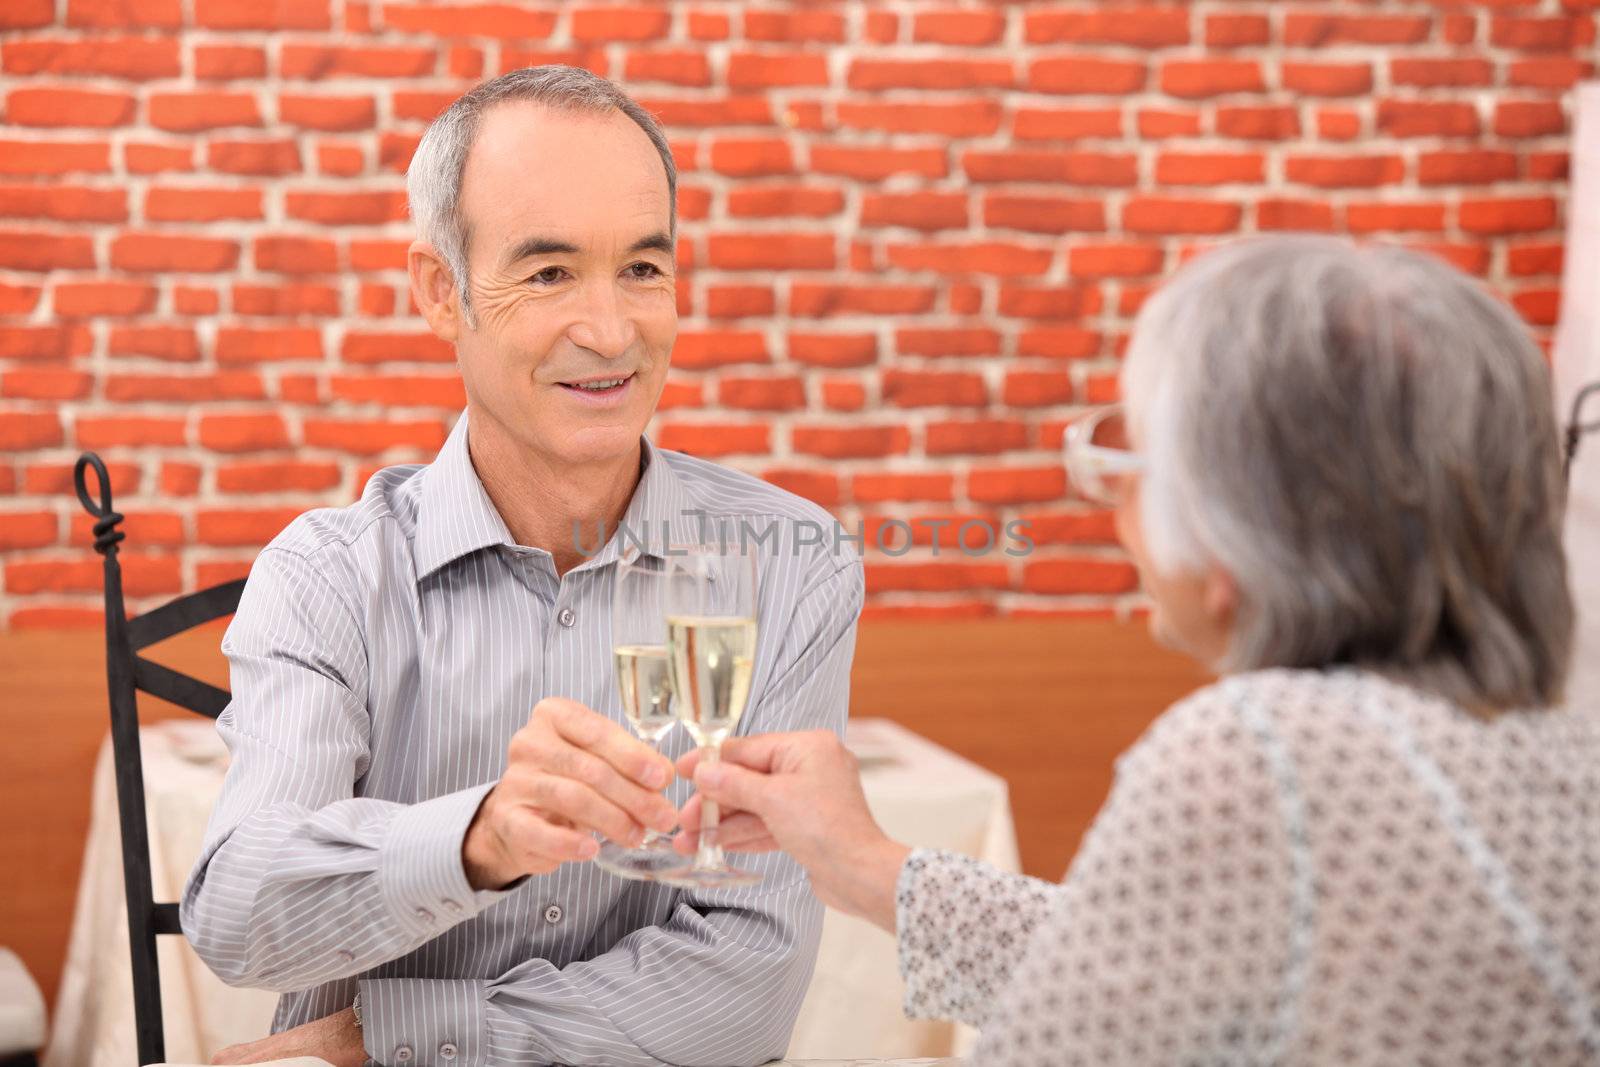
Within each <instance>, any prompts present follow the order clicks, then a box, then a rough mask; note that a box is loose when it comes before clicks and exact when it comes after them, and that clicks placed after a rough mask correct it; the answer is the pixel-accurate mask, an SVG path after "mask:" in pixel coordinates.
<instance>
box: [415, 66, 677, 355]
mask: <svg viewBox="0 0 1600 1067" xmlns="http://www.w3.org/2000/svg"><path fill="white" fill-rule="evenodd" d="M508 100H525V101H531V102H533V103H536V104H543V105H544V106H545V107H549V108H553V109H556V110H559V111H576V112H593V113H597V114H598V113H604V112H607V111H611V110H616V111H620V112H622V113H623V114H624V115H626V116H628V118H630V119H632V120H633V121H634V122H636V123H638V125H639V128H640V129H642V130H644V132H645V134H646V136H648V137H649V138H650V142H651V143H652V144H653V145H655V147H656V151H657V152H659V153H660V154H661V162H662V165H663V166H665V167H666V171H667V197H668V203H669V204H670V205H671V212H672V237H673V239H674V240H676V238H677V235H678V168H677V166H676V164H674V163H673V161H672V149H671V148H670V147H669V146H668V145H667V137H666V134H664V133H662V132H661V127H660V126H659V125H658V124H657V123H656V120H655V119H654V118H652V117H651V115H650V113H649V112H648V111H646V110H645V109H644V108H642V107H640V106H639V105H638V104H636V103H634V102H633V101H632V100H631V99H629V97H628V96H627V94H626V93H624V92H623V91H622V90H621V89H619V88H617V86H615V85H614V84H612V83H611V82H609V81H606V79H604V78H602V77H600V76H599V75H597V74H592V73H590V72H589V71H587V70H583V69H582V68H579V67H564V66H554V65H552V66H544V67H523V68H522V69H520V70H513V71H511V72H509V73H506V74H502V75H500V76H499V77H498V78H495V79H493V80H491V81H486V82H484V83H483V84H482V85H480V86H478V87H477V88H475V89H473V90H472V91H471V92H469V93H467V94H466V95H465V96H463V97H461V98H460V99H459V100H457V101H455V103H453V104H451V105H450V106H449V107H448V108H446V109H445V110H444V113H443V114H441V115H440V116H439V117H438V118H436V119H434V120H433V122H432V123H431V124H430V125H429V126H428V129H427V131H426V132H425V133H424V134H423V135H422V141H421V143H419V144H418V145H417V151H416V154H415V155H413V156H412V157H411V165H410V166H409V167H407V168H406V199H407V201H408V202H409V204H410V207H411V218H412V221H413V222H414V223H415V224H416V227H417V236H419V237H421V238H422V239H423V240H424V241H427V242H428V243H429V244H431V245H433V246H434V247H435V248H437V249H438V250H439V254H440V255H442V256H443V257H444V261H445V263H446V264H447V265H448V266H449V268H450V272H451V274H452V275H454V280H455V285H456V292H457V293H458V294H459V295H460V297H461V312H462V315H463V316H464V317H465V319H466V321H467V325H468V326H471V327H473V328H474V329H476V328H477V322H476V321H475V316H474V314H473V310H472V299H471V295H470V288H469V285H468V275H467V247H468V245H469V244H470V243H471V240H472V232H471V229H470V227H469V226H468V224H467V220H466V219H464V218H463V217H462V215H461V176H462V174H463V173H464V172H465V170H466V166H467V154H468V153H469V152H471V151H472V144H473V142H474V141H475V140H476V139H477V136H478V127H479V125H480V124H481V123H482V121H483V116H484V114H485V113H486V112H487V111H488V110H489V109H490V108H492V107H493V106H494V105H496V104H499V103H502V102H504V101H508Z"/></svg>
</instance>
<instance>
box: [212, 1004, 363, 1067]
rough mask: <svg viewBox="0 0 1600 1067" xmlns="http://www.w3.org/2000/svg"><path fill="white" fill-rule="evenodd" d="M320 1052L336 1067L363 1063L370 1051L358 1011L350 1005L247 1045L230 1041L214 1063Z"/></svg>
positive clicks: (347, 1066)
mask: <svg viewBox="0 0 1600 1067" xmlns="http://www.w3.org/2000/svg"><path fill="white" fill-rule="evenodd" d="M296 1056H316V1057H319V1058H321V1059H324V1060H327V1061H328V1062H329V1063H331V1064H333V1067H361V1065H362V1064H364V1063H366V1062H367V1051H366V1048H365V1047H364V1046H363V1045H362V1043H361V1028H360V1027H359V1026H357V1025H356V1013H355V1012H354V1011H352V1010H350V1009H349V1008H346V1009H345V1010H344V1011H340V1012H335V1013H334V1014H332V1015H329V1016H327V1017H326V1018H323V1019H318V1020H316V1021H315V1022H309V1023H306V1024H305V1025H303V1026H297V1027H295V1028H294V1029H293V1030H285V1031H284V1032H283V1033H281V1034H273V1035H272V1036H271V1037H264V1038H262V1039H261V1040H260V1041H251V1042H249V1043H247V1044H243V1045H230V1046H229V1047H228V1048H225V1049H223V1050H222V1051H221V1052H219V1053H217V1054H216V1056H215V1057H214V1058H213V1059H212V1060H211V1062H212V1063H269V1062H271V1061H272V1060H287V1059H293V1058H294V1057H296Z"/></svg>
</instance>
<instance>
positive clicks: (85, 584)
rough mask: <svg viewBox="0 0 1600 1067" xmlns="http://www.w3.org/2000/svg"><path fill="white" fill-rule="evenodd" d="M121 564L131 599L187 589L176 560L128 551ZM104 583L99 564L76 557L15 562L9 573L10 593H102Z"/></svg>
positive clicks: (124, 585)
mask: <svg viewBox="0 0 1600 1067" xmlns="http://www.w3.org/2000/svg"><path fill="white" fill-rule="evenodd" d="M118 561H119V562H120V563H121V566H122V591H123V593H124V594H125V595H127V596H130V597H133V596H154V595H156V594H160V593H176V592H179V591H180V590H181V589H182V588H183V575H182V572H181V570H180V565H179V561H178V558H177V557H176V556H173V555H167V554H163V555H149V554H146V553H137V552H129V551H127V550H124V551H122V552H120V553H118ZM103 580H104V572H103V567H102V564H101V563H100V561H99V560H97V559H82V558H78V557H72V556H65V557H61V558H59V559H40V560H12V561H11V562H9V563H7V564H6V570H5V586H6V592H8V593H18V594H32V593H98V592H100V590H101V588H102V585H101V583H102V582H103Z"/></svg>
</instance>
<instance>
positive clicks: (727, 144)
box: [711, 137, 794, 177]
mask: <svg viewBox="0 0 1600 1067" xmlns="http://www.w3.org/2000/svg"><path fill="white" fill-rule="evenodd" d="M711 169H712V170H714V171H716V172H717V173H719V174H729V175H733V176H735V177H756V176H760V175H768V174H793V173H794V153H793V152H791V151H790V149H789V144H788V142H787V141H784V140H782V139H781V138H776V137H745V138H736V137H724V138H719V139H718V140H717V141H715V142H714V143H713V144H712V145H711Z"/></svg>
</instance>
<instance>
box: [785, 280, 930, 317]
mask: <svg viewBox="0 0 1600 1067" xmlns="http://www.w3.org/2000/svg"><path fill="white" fill-rule="evenodd" d="M936 295H937V290H935V289H933V288H931V287H928V286H915V285H851V286H844V285H813V284H807V283H803V282H796V283H795V285H794V288H793V290H792V291H791V292H790V295H789V313H790V314H791V315H795V316H799V317H802V318H826V317H827V316H829V315H856V314H861V315H915V314H920V313H922V312H925V311H930V310H932V308H933V305H934V299H935V297H936Z"/></svg>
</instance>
